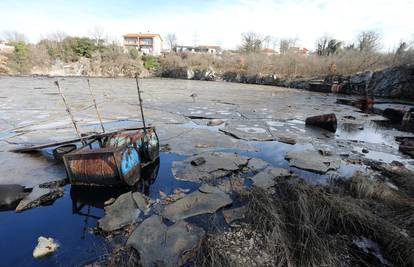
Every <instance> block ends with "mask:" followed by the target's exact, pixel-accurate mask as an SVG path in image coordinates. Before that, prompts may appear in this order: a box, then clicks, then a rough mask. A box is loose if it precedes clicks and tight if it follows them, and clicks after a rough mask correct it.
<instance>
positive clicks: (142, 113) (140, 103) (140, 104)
mask: <svg viewBox="0 0 414 267" xmlns="http://www.w3.org/2000/svg"><path fill="white" fill-rule="evenodd" d="M135 80H136V82H137V90H138V100H139V107H140V108H141V117H142V124H143V125H144V130H145V129H146V128H147V127H146V126H145V119H144V110H143V109H142V99H141V91H140V90H139V84H138V74H136V75H135Z"/></svg>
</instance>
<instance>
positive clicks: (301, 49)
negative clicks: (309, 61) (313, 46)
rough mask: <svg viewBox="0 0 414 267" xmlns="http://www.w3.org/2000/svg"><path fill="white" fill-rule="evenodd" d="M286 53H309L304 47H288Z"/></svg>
mask: <svg viewBox="0 0 414 267" xmlns="http://www.w3.org/2000/svg"><path fill="white" fill-rule="evenodd" d="M288 52H289V53H294V54H302V55H307V54H308V53H309V50H308V49H307V48H305V47H298V46H292V47H289V50H288Z"/></svg>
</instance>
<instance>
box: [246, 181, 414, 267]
mask: <svg viewBox="0 0 414 267" xmlns="http://www.w3.org/2000/svg"><path fill="white" fill-rule="evenodd" d="M248 198H249V199H250V204H249V212H248V213H247V214H248V215H249V217H250V221H251V223H252V224H254V225H255V227H256V229H258V230H260V231H263V232H264V233H265V236H267V243H268V246H267V248H268V249H269V250H270V252H271V254H272V255H274V257H275V262H277V263H278V265H279V266H338V265H339V264H340V263H341V262H343V261H344V259H346V258H348V259H349V257H350V255H349V253H348V252H347V249H348V248H349V245H350V241H351V240H352V239H353V237H358V236H365V237H367V238H370V239H371V240H373V241H375V242H377V243H378V244H379V245H380V247H381V249H382V252H383V254H384V255H385V257H387V258H388V259H389V260H390V261H392V262H394V263H396V264H398V265H401V266H413V265H414V255H413V252H414V243H413V240H412V239H411V238H408V237H406V236H405V235H403V234H402V233H401V231H400V229H399V228H397V227H395V226H394V225H393V224H391V223H390V222H388V221H386V220H384V219H382V218H380V217H379V216H377V215H376V214H374V213H372V212H371V211H370V209H369V208H368V205H367V203H366V202H364V201H360V200H355V199H354V198H351V197H343V196H340V195H332V194H329V193H327V192H326V191H325V190H324V189H323V188H319V187H313V186H310V185H307V184H305V183H303V182H300V181H298V180H291V181H283V182H279V183H278V184H277V185H276V187H275V193H274V194H272V195H269V194H267V193H266V192H264V191H263V190H259V189H257V188H255V189H253V190H252V191H251V192H250V193H249V194H248ZM345 244H348V246H345Z"/></svg>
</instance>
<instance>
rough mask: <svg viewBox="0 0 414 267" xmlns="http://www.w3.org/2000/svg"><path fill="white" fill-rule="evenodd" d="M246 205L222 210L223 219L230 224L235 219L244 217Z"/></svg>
mask: <svg viewBox="0 0 414 267" xmlns="http://www.w3.org/2000/svg"><path fill="white" fill-rule="evenodd" d="M246 210H247V207H246V206H242V207H238V208H233V209H228V210H223V216H224V220H225V221H226V223H227V224H231V223H232V222H234V221H236V220H241V219H244V217H245V213H246Z"/></svg>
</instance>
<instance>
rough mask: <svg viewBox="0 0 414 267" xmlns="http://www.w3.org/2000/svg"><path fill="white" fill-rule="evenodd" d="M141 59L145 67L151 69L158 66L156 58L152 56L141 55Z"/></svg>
mask: <svg viewBox="0 0 414 267" xmlns="http://www.w3.org/2000/svg"><path fill="white" fill-rule="evenodd" d="M142 61H144V67H145V68H146V69H153V68H155V67H157V66H158V61H157V58H156V57H154V56H142Z"/></svg>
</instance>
